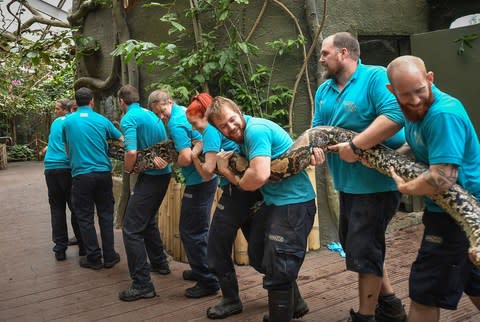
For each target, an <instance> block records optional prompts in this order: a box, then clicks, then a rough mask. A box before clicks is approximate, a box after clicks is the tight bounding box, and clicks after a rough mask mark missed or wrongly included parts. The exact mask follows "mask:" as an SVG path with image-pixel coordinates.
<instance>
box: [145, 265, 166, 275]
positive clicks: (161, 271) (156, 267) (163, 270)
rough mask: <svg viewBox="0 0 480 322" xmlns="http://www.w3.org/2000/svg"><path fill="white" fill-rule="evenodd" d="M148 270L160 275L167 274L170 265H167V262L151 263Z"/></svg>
mask: <svg viewBox="0 0 480 322" xmlns="http://www.w3.org/2000/svg"><path fill="white" fill-rule="evenodd" d="M150 272H155V273H158V274H160V275H168V274H170V266H169V265H168V262H163V263H162V264H160V265H155V264H151V265H150Z"/></svg>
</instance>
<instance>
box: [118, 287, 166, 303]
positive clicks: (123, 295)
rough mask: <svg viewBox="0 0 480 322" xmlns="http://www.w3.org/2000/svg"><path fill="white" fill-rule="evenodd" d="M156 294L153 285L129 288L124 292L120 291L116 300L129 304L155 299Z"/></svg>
mask: <svg viewBox="0 0 480 322" xmlns="http://www.w3.org/2000/svg"><path fill="white" fill-rule="evenodd" d="M156 295H157V293H155V288H154V287H153V285H151V286H148V287H145V288H141V289H137V288H133V286H130V287H129V288H127V289H126V290H125V291H121V292H120V293H118V298H119V299H120V300H122V301H126V302H131V301H136V300H140V299H149V298H152V297H155V296H156Z"/></svg>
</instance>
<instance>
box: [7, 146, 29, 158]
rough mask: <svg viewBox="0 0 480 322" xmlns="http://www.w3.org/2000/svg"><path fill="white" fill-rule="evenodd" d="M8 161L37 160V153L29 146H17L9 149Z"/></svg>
mask: <svg viewBox="0 0 480 322" xmlns="http://www.w3.org/2000/svg"><path fill="white" fill-rule="evenodd" d="M7 154H8V161H31V160H35V152H34V151H33V150H32V149H30V148H29V147H28V145H21V144H15V145H12V146H11V147H8V149H7Z"/></svg>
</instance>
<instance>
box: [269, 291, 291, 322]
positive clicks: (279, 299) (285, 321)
mask: <svg viewBox="0 0 480 322" xmlns="http://www.w3.org/2000/svg"><path fill="white" fill-rule="evenodd" d="M292 318H293V289H292V288H289V289H285V290H268V314H267V315H264V316H263V321H264V322H266V321H272V322H291V321H292Z"/></svg>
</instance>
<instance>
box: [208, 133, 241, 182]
mask: <svg viewBox="0 0 480 322" xmlns="http://www.w3.org/2000/svg"><path fill="white" fill-rule="evenodd" d="M202 143H203V153H204V154H205V153H208V152H213V153H218V152H220V150H222V149H223V151H234V152H236V153H238V152H240V147H239V146H238V144H237V143H235V142H233V141H232V140H230V139H228V138H226V137H225V136H223V134H222V133H220V131H218V130H217V129H216V128H215V127H214V126H213V125H211V124H208V126H207V127H206V128H205V130H204V131H203V133H202ZM228 183H229V182H228V180H227V179H225V178H224V177H220V183H219V185H220V187H222V188H223V187H225V186H226V185H227V184H228Z"/></svg>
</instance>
